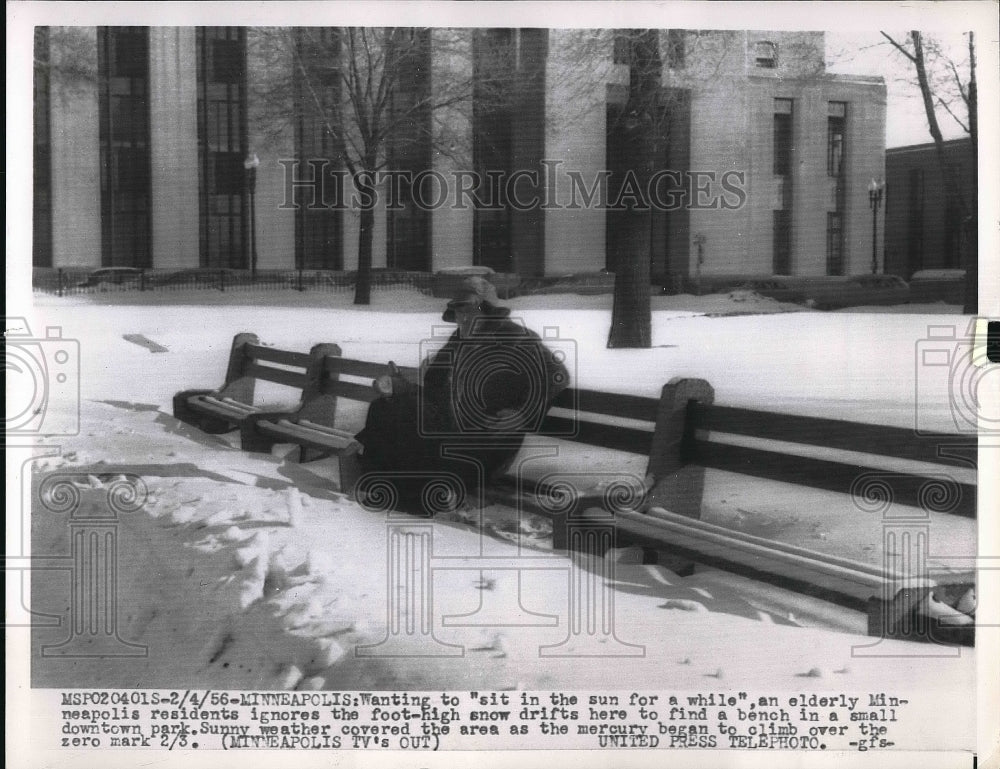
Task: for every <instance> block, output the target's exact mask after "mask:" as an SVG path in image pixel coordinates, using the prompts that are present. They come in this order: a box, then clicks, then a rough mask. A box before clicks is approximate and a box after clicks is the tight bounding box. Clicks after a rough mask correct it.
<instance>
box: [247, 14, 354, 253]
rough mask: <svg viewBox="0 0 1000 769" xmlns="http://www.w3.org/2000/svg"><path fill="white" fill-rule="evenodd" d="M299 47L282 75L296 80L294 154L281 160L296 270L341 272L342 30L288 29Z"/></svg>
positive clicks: (284, 207)
mask: <svg viewBox="0 0 1000 769" xmlns="http://www.w3.org/2000/svg"><path fill="white" fill-rule="evenodd" d="M283 32H284V34H285V35H286V38H285V39H286V41H287V44H288V45H290V46H292V48H293V49H294V61H292V60H288V57H285V61H284V62H283V66H282V67H278V68H271V69H270V70H268V71H265V72H264V73H262V74H264V75H272V76H273V75H274V73H275V72H278V73H281V74H279V77H281V76H282V75H283V76H284V77H286V78H287V77H290V78H291V100H292V103H291V105H290V109H289V111H288V113H287V114H289V115H290V116H291V122H292V127H293V132H294V154H293V155H282V156H281V157H280V158H279V159H278V162H279V163H280V164H281V166H282V171H283V177H282V180H281V182H280V184H281V188H282V195H281V203H280V205H279V209H280V210H281V211H282V212H283V216H284V217H286V218H287V217H292V219H293V221H294V223H295V233H294V234H295V243H294V266H295V267H296V268H301V269H303V270H341V269H343V264H344V211H343V196H344V176H343V173H342V172H343V168H344V164H343V160H342V158H340V153H339V151H338V149H337V147H336V142H335V138H336V137H335V134H334V130H335V128H336V125H337V124H336V120H335V114H336V110H337V109H338V108H339V105H340V103H341V98H342V89H341V62H342V46H341V35H340V30H339V28H337V27H296V28H294V29H293V30H285V31H283Z"/></svg>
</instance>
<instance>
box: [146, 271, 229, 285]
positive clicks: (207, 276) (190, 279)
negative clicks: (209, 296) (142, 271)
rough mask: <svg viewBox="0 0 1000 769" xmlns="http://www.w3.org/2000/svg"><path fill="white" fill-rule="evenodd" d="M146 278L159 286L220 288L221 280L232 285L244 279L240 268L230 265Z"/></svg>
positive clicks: (172, 272) (163, 273)
mask: <svg viewBox="0 0 1000 769" xmlns="http://www.w3.org/2000/svg"><path fill="white" fill-rule="evenodd" d="M146 279H147V280H149V281H150V282H151V283H152V284H155V285H157V286H188V287H190V288H218V287H219V284H220V281H223V280H224V285H226V286H231V285H235V284H236V283H239V282H241V281H242V280H244V279H243V278H242V277H241V272H240V271H239V270H233V269H230V268H228V267H192V268H190V269H186V270H172V271H170V272H157V273H154V274H151V275H147V276H146Z"/></svg>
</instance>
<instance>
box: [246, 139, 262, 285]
mask: <svg viewBox="0 0 1000 769" xmlns="http://www.w3.org/2000/svg"><path fill="white" fill-rule="evenodd" d="M259 165H260V158H258V157H257V153H256V152H251V153H250V154H249V155H247V158H246V160H244V161H243V168H245V169H246V172H247V191H248V192H249V193H250V282H251V283H255V282H256V281H257V211H256V208H257V206H256V201H255V196H256V193H257V167H258V166H259Z"/></svg>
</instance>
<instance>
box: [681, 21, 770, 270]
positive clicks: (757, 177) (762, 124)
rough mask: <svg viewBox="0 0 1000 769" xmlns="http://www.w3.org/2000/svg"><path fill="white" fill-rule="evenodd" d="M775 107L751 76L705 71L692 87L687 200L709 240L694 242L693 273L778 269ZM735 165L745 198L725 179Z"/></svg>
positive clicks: (700, 236)
mask: <svg viewBox="0 0 1000 769" xmlns="http://www.w3.org/2000/svg"><path fill="white" fill-rule="evenodd" d="M725 43H726V45H729V44H730V41H725ZM720 47H721V46H720ZM771 107H772V101H771V97H770V96H769V95H767V92H766V91H761V89H759V88H755V87H753V86H752V84H750V83H748V82H747V80H746V78H745V76H739V75H733V74H730V73H726V74H725V75H724V76H722V77H719V78H718V79H706V78H704V76H701V77H700V79H699V82H698V83H697V87H693V88H692V95H691V142H690V146H691V156H690V158H691V159H690V173H689V176H688V191H689V195H688V198H687V206H688V209H689V212H690V224H689V232H690V234H691V240H692V242H700V243H701V245H700V248H699V247H694V246H692V248H691V252H690V262H691V266H690V270H689V275H694V276H697V275H699V274H700V275H713V274H715V275H718V274H733V273H741V272H743V273H752V272H758V273H760V272H764V273H766V272H770V269H771V253H770V244H771V234H772V228H773V220H772V210H773V206H774V204H773V200H774V195H773V191H774V176H773V173H772V167H771V161H770V156H771V153H770V148H771V142H772V131H773V125H772V110H771ZM729 171H734V172H736V173H740V174H743V177H742V181H739V180H738V179H733V180H731V181H732V183H733V184H734V185H736V186H737V187H739V186H742V188H743V190H744V192H745V195H746V196H745V199H743V202H742V204H740V198H739V197H738V196H736V195H734V194H732V193H724V189H723V187H722V185H721V179H722V175H723V174H725V173H727V172H729ZM769 191H771V194H770V195H769V194H768V192H769ZM723 200H725V203H726V205H727V206H729V207H726V208H724V207H723ZM699 251H700V253H701V257H702V258H701V263H700V264H699Z"/></svg>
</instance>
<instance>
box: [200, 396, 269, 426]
mask: <svg viewBox="0 0 1000 769" xmlns="http://www.w3.org/2000/svg"><path fill="white" fill-rule="evenodd" d="M188 402H189V404H190V405H191V406H192V407H193V408H195V409H197V410H199V411H203V412H206V413H209V414H213V415H215V416H220V417H222V418H224V419H228V420H230V421H232V422H239V421H241V420H242V419H244V418H245V417H246V416H247V415H248V414H252V413H254V412H255V411H257V409H256V408H254V407H253V406H246V405H242V406H241V407H237V406H236V405H233V404H230V403H226V402H224V401H221V400H219V399H218V398H214V397H212V396H208V395H201V396H195V397H193V398H191V399H190V400H189V401H188ZM234 403H238V401H236V402H234Z"/></svg>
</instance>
